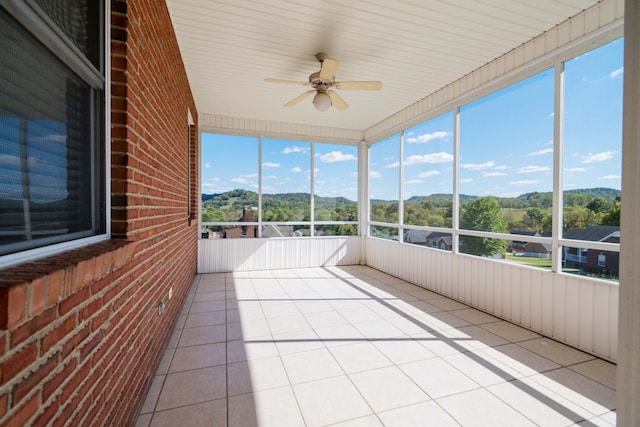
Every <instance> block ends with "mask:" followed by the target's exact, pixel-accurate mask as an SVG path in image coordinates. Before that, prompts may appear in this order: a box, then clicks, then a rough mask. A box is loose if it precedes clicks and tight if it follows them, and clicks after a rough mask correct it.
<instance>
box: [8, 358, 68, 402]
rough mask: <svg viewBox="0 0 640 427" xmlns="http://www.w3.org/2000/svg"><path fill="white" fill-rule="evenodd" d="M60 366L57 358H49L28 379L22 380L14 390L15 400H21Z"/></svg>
mask: <svg viewBox="0 0 640 427" xmlns="http://www.w3.org/2000/svg"><path fill="white" fill-rule="evenodd" d="M57 366H58V362H57V361H56V360H55V358H53V357H52V358H49V359H48V360H47V361H46V362H45V363H44V364H42V365H41V366H40V367H39V368H38V369H36V370H35V371H34V372H32V373H31V374H30V375H29V376H28V377H27V378H26V379H24V380H23V381H21V382H20V383H19V384H18V385H17V386H16V387H15V389H14V391H13V402H14V404H15V403H16V402H20V401H21V400H22V399H24V398H25V397H26V396H27V395H28V394H29V393H30V392H31V391H32V390H33V389H34V388H36V387H37V386H38V385H39V384H40V383H41V382H42V381H43V380H44V379H45V378H46V377H47V376H48V375H49V374H50V373H51V372H53V371H54V370H55V368H56V367H57Z"/></svg>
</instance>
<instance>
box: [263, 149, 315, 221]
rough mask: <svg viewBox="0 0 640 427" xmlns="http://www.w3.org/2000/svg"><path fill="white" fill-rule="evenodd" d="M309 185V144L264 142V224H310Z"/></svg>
mask: <svg viewBox="0 0 640 427" xmlns="http://www.w3.org/2000/svg"><path fill="white" fill-rule="evenodd" d="M310 182H311V144H310V143H308V142H299V141H280V140H275V139H264V140H263V141H262V220H263V221H273V222H280V221H311V194H310ZM308 228H309V227H307V229H308Z"/></svg>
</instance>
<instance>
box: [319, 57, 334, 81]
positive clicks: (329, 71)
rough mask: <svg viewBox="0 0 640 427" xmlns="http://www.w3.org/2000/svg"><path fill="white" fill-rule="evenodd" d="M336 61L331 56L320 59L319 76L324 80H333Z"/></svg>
mask: <svg viewBox="0 0 640 427" xmlns="http://www.w3.org/2000/svg"><path fill="white" fill-rule="evenodd" d="M338 65H339V64H338V61H336V60H335V59H331V58H326V59H324V60H323V61H322V67H321V68H320V76H319V77H320V78H321V79H324V80H333V78H334V77H335V75H336V70H337V69H338Z"/></svg>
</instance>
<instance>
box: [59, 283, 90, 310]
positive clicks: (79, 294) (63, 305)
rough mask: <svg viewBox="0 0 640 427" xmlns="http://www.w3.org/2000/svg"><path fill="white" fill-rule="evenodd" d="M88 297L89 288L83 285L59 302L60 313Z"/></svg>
mask: <svg viewBox="0 0 640 427" xmlns="http://www.w3.org/2000/svg"><path fill="white" fill-rule="evenodd" d="M88 298H89V288H88V287H85V288H82V289H80V290H78V291H76V292H75V293H74V294H72V295H70V296H69V297H68V298H65V299H64V300H62V301H61V302H60V307H59V310H60V315H61V316H64V315H65V314H67V313H69V312H70V311H71V310H73V309H75V308H77V307H78V306H79V305H80V304H82V303H83V302H84V301H86V300H87V299H88Z"/></svg>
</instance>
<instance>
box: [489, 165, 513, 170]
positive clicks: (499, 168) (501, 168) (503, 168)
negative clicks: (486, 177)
mask: <svg viewBox="0 0 640 427" xmlns="http://www.w3.org/2000/svg"><path fill="white" fill-rule="evenodd" d="M507 169H509V166H506V165H502V166H496V167H495V168H493V170H494V171H506V170H507Z"/></svg>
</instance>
